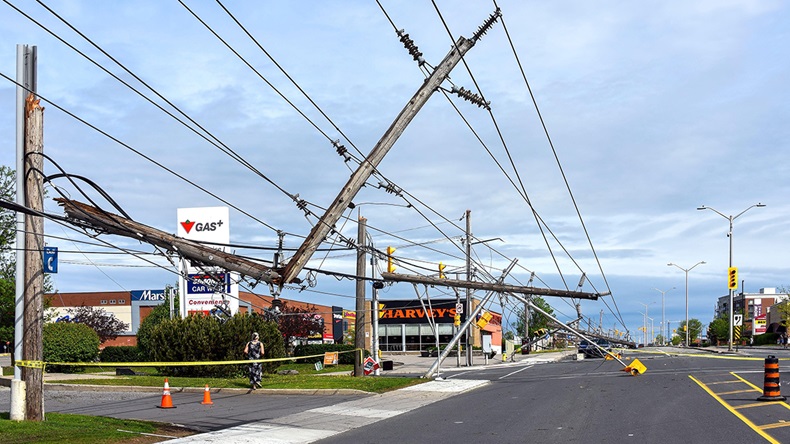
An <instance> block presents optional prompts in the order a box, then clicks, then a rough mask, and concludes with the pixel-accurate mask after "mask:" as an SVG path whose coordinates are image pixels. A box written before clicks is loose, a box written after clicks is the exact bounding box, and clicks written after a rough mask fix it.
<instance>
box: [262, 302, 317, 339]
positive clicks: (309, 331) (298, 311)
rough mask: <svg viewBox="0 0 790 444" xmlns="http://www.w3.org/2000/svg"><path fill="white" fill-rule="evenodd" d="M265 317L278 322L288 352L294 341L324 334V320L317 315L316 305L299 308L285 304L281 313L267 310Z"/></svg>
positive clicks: (281, 307) (281, 308)
mask: <svg viewBox="0 0 790 444" xmlns="http://www.w3.org/2000/svg"><path fill="white" fill-rule="evenodd" d="M265 316H266V318H267V319H271V320H274V321H276V322H277V326H278V328H279V329H280V333H282V335H283V340H284V341H285V342H284V344H285V348H286V350H291V348H292V346H291V345H292V342H293V341H294V340H298V339H307V338H309V337H311V336H314V335H316V334H323V333H324V318H323V317H322V316H321V315H319V314H318V313H317V310H316V307H315V305H308V306H307V307H306V308H299V307H293V306H290V305H288V302H283V303H282V305H281V306H280V311H279V312H274V311H273V310H267V311H266V314H265Z"/></svg>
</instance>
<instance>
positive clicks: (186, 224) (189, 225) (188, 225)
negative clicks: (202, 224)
mask: <svg viewBox="0 0 790 444" xmlns="http://www.w3.org/2000/svg"><path fill="white" fill-rule="evenodd" d="M194 225H195V223H194V222H191V221H190V220H189V219H187V221H186V222H181V226H182V227H184V230H186V232H187V234H189V230H191V229H192V227H193V226H194Z"/></svg>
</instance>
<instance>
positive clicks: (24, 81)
mask: <svg viewBox="0 0 790 444" xmlns="http://www.w3.org/2000/svg"><path fill="white" fill-rule="evenodd" d="M36 58H37V51H36V47H35V46H28V45H17V46H16V81H17V84H18V85H17V87H16V203H17V204H19V205H22V206H24V205H25V200H26V198H25V179H24V174H23V173H24V171H25V164H24V159H25V116H26V113H25V99H26V98H27V96H28V95H29V94H30V93H35V92H36V88H37V86H36V83H37V82H36V77H37V76H36V62H37V60H36ZM25 219H26V217H25V215H24V214H23V213H21V212H17V213H16V242H15V246H16V274H15V277H14V280H15V282H16V297H15V299H14V344H13V347H12V352H11V354H12V356H13V358H12V365H13V361H15V360H17V359H20V358H21V357H22V343H23V342H24V336H23V334H24V312H25V300H24V294H25V256H26V255H25V249H24V248H23V245H25ZM25 392H26V390H25V381H24V380H23V379H22V369H21V367H16V366H14V378H13V380H12V381H11V408H10V411H9V418H10V419H11V420H12V421H22V420H24V419H25V410H26V407H25V398H26V397H27V395H26V393H25Z"/></svg>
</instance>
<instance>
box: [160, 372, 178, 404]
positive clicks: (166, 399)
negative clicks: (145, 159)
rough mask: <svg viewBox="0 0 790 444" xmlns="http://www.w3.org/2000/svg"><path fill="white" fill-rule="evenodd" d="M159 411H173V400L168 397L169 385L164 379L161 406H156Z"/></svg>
mask: <svg viewBox="0 0 790 444" xmlns="http://www.w3.org/2000/svg"><path fill="white" fill-rule="evenodd" d="M157 407H158V408H160V409H174V408H176V406H174V405H173V398H171V397H170V384H168V383H167V378H165V389H164V390H163V391H162V405H158V406H157Z"/></svg>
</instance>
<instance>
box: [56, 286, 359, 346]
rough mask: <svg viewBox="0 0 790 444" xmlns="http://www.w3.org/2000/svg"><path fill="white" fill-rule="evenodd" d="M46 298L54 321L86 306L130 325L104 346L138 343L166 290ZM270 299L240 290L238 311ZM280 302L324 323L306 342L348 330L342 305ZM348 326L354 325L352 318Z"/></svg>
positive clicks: (254, 309)
mask: <svg viewBox="0 0 790 444" xmlns="http://www.w3.org/2000/svg"><path fill="white" fill-rule="evenodd" d="M46 298H47V300H48V301H49V304H50V313H49V314H48V315H49V317H50V318H51V320H52V321H54V322H57V321H59V320H61V321H62V320H67V319H69V317H70V313H69V310H70V309H76V308H78V307H81V306H86V307H95V308H101V309H104V311H105V312H107V313H109V314H112V315H113V316H115V317H116V318H118V319H119V320H120V321H122V322H123V323H125V324H127V325H129V329H128V330H127V331H125V332H123V333H121V334H120V335H119V336H118V338H116V339H115V340H111V341H108V342H106V343H105V344H104V345H105V346H107V345H135V344H137V337H136V335H137V329H138V328H140V324H141V323H142V322H143V320H144V319H145V318H146V316H148V315H149V314H150V313H151V311H152V310H153V309H154V307H156V306H157V305H161V304H165V303H168V299H167V295H166V292H165V290H161V289H160V290H134V291H100V292H79V293H54V294H48V295H46ZM272 300H273V298H272V297H271V296H264V295H258V294H254V293H249V292H245V291H241V292H239V312H241V313H250V312H255V313H262V312H263V310H264V309H265V308H270V307H271V306H272ZM280 301H282V302H283V303H287V304H288V305H289V306H291V307H296V308H300V309H309V310H311V311H313V312H315V313H316V315H317V316H320V317H321V319H322V321H323V324H324V331H323V333H322V334H320V335H316V336H314V337H311V338H303V339H304V340H305V341H308V342H329V343H332V342H335V341H336V340H337V341H342V338H343V335H344V334H345V332H346V331H348V328H349V320H348V317H347V315H346V313H347V311H346V310H343V308H342V307H336V306H325V305H318V304H311V303H305V302H301V301H296V300H291V299H284V298H280ZM193 311H194V310H193ZM201 311H202V312H203V313H204V314H206V315H210V314H211V310H210V309H208V308H206V309H205V310H201ZM351 325H353V321H352V322H351Z"/></svg>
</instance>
